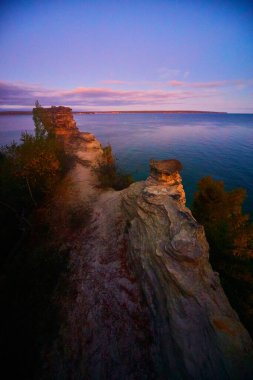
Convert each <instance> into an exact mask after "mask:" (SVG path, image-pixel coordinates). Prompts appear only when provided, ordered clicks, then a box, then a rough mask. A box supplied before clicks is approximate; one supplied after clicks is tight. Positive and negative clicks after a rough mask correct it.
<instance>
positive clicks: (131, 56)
mask: <svg viewBox="0 0 253 380" xmlns="http://www.w3.org/2000/svg"><path fill="white" fill-rule="evenodd" d="M0 51H1V54H0V109H19V108H22V109H30V108H32V107H33V105H34V102H35V100H36V99H38V100H39V101H40V103H41V104H42V105H43V106H50V105H67V106H71V107H72V108H73V109H76V110H90V111H92V110H108V111H109V110H183V109H185V110H212V111H227V112H242V113H243V112H245V113H252V112H253V1H244V0H241V1H233V0H229V1H227V0H224V1H223V0H219V1H216V0H211V1H205V0H201V1H198V0H192V1H191V0H185V1H184V0H181V1H173V0H163V1H162V0H153V1H149V0H143V1H138V0H135V1H130V0H129V1H128V0H124V1H122V0H121V1H120V0H117V1H110V0H107V1H105V0H104V1H96V0H92V1H91V0H90V1H85V0H83V1H81V0H79V1H78V0H72V1H64V0H61V1H60V0H59V1H58V0H51V1H47V0H44V1H41V2H39V1H26V0H22V1H20V0H19V1H15V0H8V1H5V0H2V1H1V5H0Z"/></svg>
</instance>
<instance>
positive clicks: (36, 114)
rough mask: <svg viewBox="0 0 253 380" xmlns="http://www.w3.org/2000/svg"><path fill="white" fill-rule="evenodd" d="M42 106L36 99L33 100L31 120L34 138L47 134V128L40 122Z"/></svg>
mask: <svg viewBox="0 0 253 380" xmlns="http://www.w3.org/2000/svg"><path fill="white" fill-rule="evenodd" d="M42 113H43V108H42V107H41V105H40V103H39V101H38V100H36V102H35V108H34V109H33V122H34V128H35V129H34V132H35V137H36V138H44V137H46V136H47V130H46V128H45V126H44V125H43V122H42V119H43V118H42Z"/></svg>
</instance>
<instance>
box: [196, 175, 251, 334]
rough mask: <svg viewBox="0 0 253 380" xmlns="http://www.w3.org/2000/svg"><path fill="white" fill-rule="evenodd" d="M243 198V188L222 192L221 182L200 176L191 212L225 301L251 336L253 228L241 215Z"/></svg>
mask: <svg viewBox="0 0 253 380" xmlns="http://www.w3.org/2000/svg"><path fill="white" fill-rule="evenodd" d="M245 195H246V192H245V190H244V189H235V190H232V191H225V190H224V183H223V182H222V181H215V180H214V179H213V178H211V177H204V178H203V179H202V180H201V181H200V182H199V184H198V191H197V193H196V194H195V198H194V202H193V207H192V212H193V215H194V217H195V218H196V219H197V221H198V222H199V223H201V224H203V225H204V228H205V232H206V237H207V241H208V243H209V245H210V261H211V264H212V265H213V268H214V270H216V271H218V272H219V273H220V279H221V283H222V286H223V287H224V290H225V292H226V294H227V296H228V298H229V301H230V303H231V305H232V307H234V308H235V310H236V311H237V313H238V314H239V316H240V318H241V320H242V322H243V323H244V324H245V327H246V328H247V329H248V331H249V332H250V334H251V335H252V337H253V296H252V294H253V276H252V273H253V225H252V223H250V219H249V215H244V214H243V213H242V205H243V201H244V199H245Z"/></svg>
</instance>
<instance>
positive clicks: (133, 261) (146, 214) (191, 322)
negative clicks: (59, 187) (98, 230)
mask: <svg viewBox="0 0 253 380" xmlns="http://www.w3.org/2000/svg"><path fill="white" fill-rule="evenodd" d="M150 168H151V174H150V177H149V178H148V179H147V181H145V182H139V183H135V184H132V185H131V186H130V187H129V188H128V189H126V190H124V191H123V192H122V207H123V209H124V213H125V217H126V220H127V221H126V225H127V234H128V242H129V248H128V249H129V250H128V252H129V260H130V265H131V268H132V270H133V271H134V273H135V275H136V276H137V277H138V278H139V281H140V284H141V287H142V289H143V292H144V295H145V298H146V301H147V303H148V305H149V307H150V309H151V311H152V319H153V323H154V328H155V336H156V342H157V347H158V351H159V353H160V354H159V358H160V376H161V378H162V379H180V380H181V379H203V380H209V379H210V380H211V379H212V380H213V379H216V380H219V379H235V380H237V379H252V378H253V350H252V341H251V339H250V337H249V334H248V333H247V331H246V330H245V328H244V327H243V326H242V324H241V323H240V321H239V319H238V316H237V314H236V313H235V312H234V310H233V309H232V308H231V306H230V305H229V302H228V300H227V298H226V296H225V294H224V292H223V289H222V287H221V285H220V281H219V275H218V273H214V272H213V270H212V268H211V266H210V264H209V261H208V244H207V241H206V238H205V234H204V229H203V227H202V226H200V225H199V224H198V223H197V222H196V220H195V219H194V218H193V216H192V214H191V212H190V210H189V209H187V208H186V207H185V205H184V203H185V197H184V191H183V187H182V184H181V177H180V174H179V170H180V169H181V165H180V163H179V162H178V161H175V160H168V161H161V162H159V161H151V162H150Z"/></svg>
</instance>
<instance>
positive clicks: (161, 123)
mask: <svg viewBox="0 0 253 380" xmlns="http://www.w3.org/2000/svg"><path fill="white" fill-rule="evenodd" d="M74 117H75V120H76V121H77V126H78V127H79V129H80V130H81V131H87V132H91V133H93V134H94V135H95V136H96V137H97V138H98V139H99V140H100V141H101V142H102V144H104V145H105V144H108V143H110V144H111V145H112V147H113V151H114V153H115V154H116V156H117V159H118V165H119V167H120V168H123V169H125V170H127V171H129V172H131V173H132V175H133V176H134V178H135V179H136V180H142V179H145V178H146V177H147V175H148V172H149V168H148V162H149V159H150V158H154V159H169V158H176V159H178V160H180V161H181V162H182V163H183V166H184V169H183V172H182V177H183V183H184V187H185V190H186V196H187V204H188V205H190V204H191V202H192V199H193V194H194V191H195V190H196V185H197V182H198V181H199V180H200V178H202V177H203V176H205V175H211V176H213V177H214V178H215V179H219V180H223V181H224V182H225V187H226V189H227V190H230V189H233V188H235V187H243V188H245V189H246V190H247V199H246V202H245V210H246V211H247V212H250V213H251V214H252V215H253V192H252V187H253V115H252V114H250V115H246V114H120V115H119V114H114V115H112V114H109V115H106V114H97V115H74ZM32 129H33V121H32V117H31V116H29V115H28V116H27V115H22V116H16V115H15V116H1V117H0V143H1V144H6V143H9V142H10V141H11V140H12V139H17V140H18V138H19V134H20V131H21V130H32Z"/></svg>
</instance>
